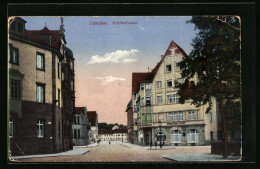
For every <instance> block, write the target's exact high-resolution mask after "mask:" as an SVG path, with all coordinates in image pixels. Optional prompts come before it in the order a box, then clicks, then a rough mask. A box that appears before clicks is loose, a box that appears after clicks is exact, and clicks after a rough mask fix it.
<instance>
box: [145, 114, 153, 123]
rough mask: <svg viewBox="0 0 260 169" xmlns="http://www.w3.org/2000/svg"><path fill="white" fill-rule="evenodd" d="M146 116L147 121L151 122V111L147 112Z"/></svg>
mask: <svg viewBox="0 0 260 169" xmlns="http://www.w3.org/2000/svg"><path fill="white" fill-rule="evenodd" d="M146 118H147V123H152V114H151V113H149V114H147V116H146Z"/></svg>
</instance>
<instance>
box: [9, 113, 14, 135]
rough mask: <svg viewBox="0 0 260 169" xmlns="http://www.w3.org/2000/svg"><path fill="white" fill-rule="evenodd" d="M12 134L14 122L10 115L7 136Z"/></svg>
mask: <svg viewBox="0 0 260 169" xmlns="http://www.w3.org/2000/svg"><path fill="white" fill-rule="evenodd" d="M13 136H14V123H13V118H12V117H10V120H9V137H13Z"/></svg>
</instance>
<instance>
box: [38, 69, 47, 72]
mask: <svg viewBox="0 0 260 169" xmlns="http://www.w3.org/2000/svg"><path fill="white" fill-rule="evenodd" d="M36 70H40V71H43V72H45V69H40V68H36Z"/></svg>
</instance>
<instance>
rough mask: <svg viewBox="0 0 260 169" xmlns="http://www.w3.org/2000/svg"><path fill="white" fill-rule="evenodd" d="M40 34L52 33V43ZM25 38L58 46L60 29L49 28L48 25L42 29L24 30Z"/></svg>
mask: <svg viewBox="0 0 260 169" xmlns="http://www.w3.org/2000/svg"><path fill="white" fill-rule="evenodd" d="M39 35H50V36H51V44H50V43H49V42H46V41H44V40H43V39H42V38H40V37H39ZM24 38H26V39H28V40H30V41H33V42H37V43H40V44H43V45H47V46H50V47H53V48H57V47H58V38H59V30H49V29H48V28H47V27H46V26H45V27H44V28H43V29H42V30H26V29H25V30H24Z"/></svg>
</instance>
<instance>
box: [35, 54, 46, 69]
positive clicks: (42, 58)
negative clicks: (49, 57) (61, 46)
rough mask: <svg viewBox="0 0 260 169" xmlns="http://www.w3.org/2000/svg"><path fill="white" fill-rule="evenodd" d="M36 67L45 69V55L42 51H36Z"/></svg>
mask: <svg viewBox="0 0 260 169" xmlns="http://www.w3.org/2000/svg"><path fill="white" fill-rule="evenodd" d="M36 62H37V63H36V68H37V69H39V70H44V69H45V63H44V62H45V56H44V54H43V53H39V52H37V53H36Z"/></svg>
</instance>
